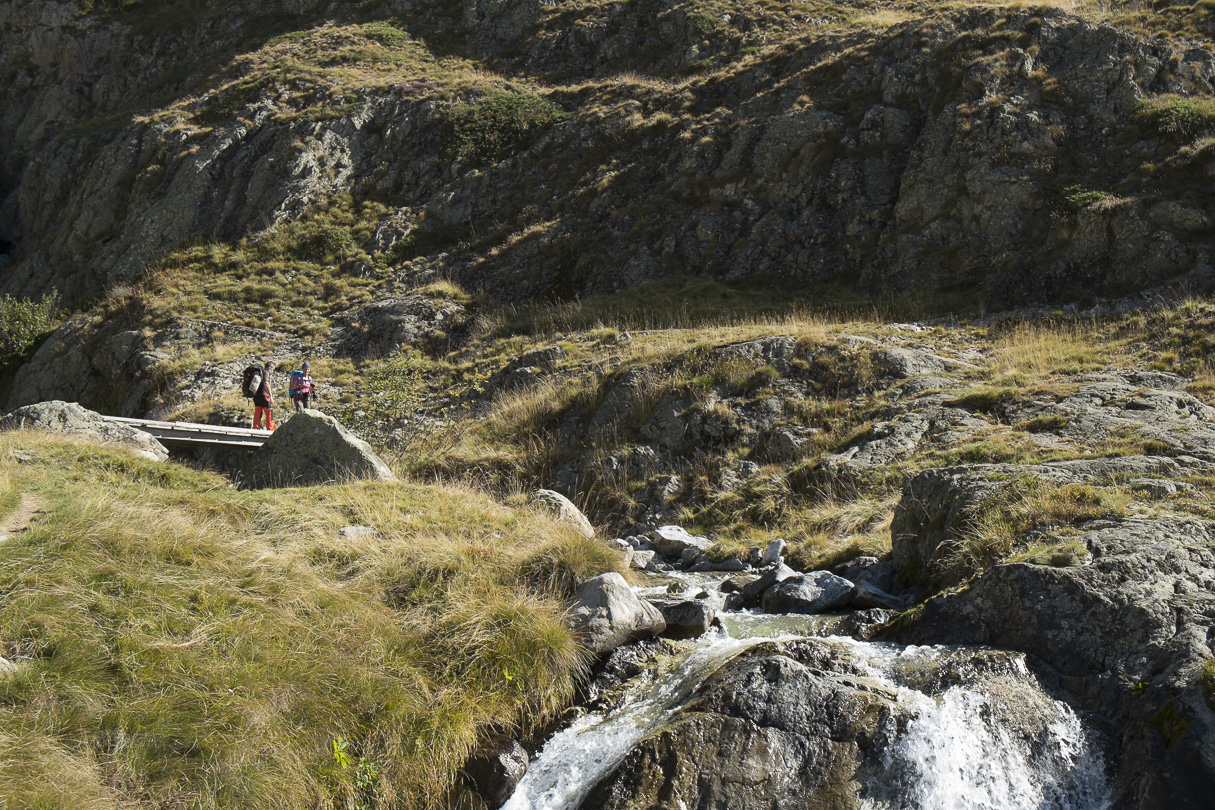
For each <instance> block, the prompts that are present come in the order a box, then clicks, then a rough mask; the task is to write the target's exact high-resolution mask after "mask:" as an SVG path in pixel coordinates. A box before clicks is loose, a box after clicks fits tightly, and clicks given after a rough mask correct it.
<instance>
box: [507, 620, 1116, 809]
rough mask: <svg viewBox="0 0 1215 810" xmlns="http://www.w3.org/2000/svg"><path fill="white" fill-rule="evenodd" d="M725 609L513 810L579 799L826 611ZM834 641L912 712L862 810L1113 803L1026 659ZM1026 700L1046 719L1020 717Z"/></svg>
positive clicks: (552, 750) (547, 762)
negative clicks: (760, 652) (717, 681)
mask: <svg viewBox="0 0 1215 810" xmlns="http://www.w3.org/2000/svg"><path fill="white" fill-rule="evenodd" d="M719 615H720V616H721V618H722V619H723V622H724V625H725V627H724V629H723V630H720V631H716V632H711V633H709V634H707V635H705V636H704V637H702V638H700V639H697V640H695V641H690V642H683V643H681V644H680V645H679V649H680V653H679V654H678V655H677V656H676V657H675V658H674V660H673V661H671V662H669V663H668V665H667V667H666V668H665V669H663V670H662V671H657V672H647V673H644V674H642V675H640V676H638V677H637V678H635V679H634V680H633V681H631V682H630V683H629V684H628V686H627V689H626V693H625V696H624V698H623V700H622V702H621V703H620V704H619V706H618V707H617V708H616V709H614V710H612V711H609V712H605V713H602V714H589V715H586V716H584V717H582V718H580V719H579V720H577V721H576V722H575V723H573V724H572V725H571V726H569V727H568V728H566V729H565V730H563V731H561V732H559V733H558V734H556V735H555V736H554V737H553V738H552V739H550V740H549V742H548V743H547V744H546V745H545V746H544V748H543V750H542V751H541V752H540V754H539V756H538V758H537V759H536V760H535V761H533V762H532V763H531V765H530V767H529V768H528V771H527V774H526V775H525V776H524V778H523V780H522V781H521V782H520V783H519V786H518V788H517V789H516V791H515V794H514V795H513V796H512V797H511V799H510V800H509V801H508V802H507V804H506V805H505V810H576V808H577V807H579V805H580V804H581V802H582V801H583V800H584V799H585V798H586V796H587V794H588V793H589V792H590V790H591V789H592V788H594V787H595V785H596V784H597V783H598V782H599V780H600V779H602V778H603V777H604V776H606V775H607V774H609V773H610V772H611V771H612V770H613V769H614V768H615V767H616V766H617V765H618V764H619V763H620V762H621V761H622V760H623V759H624V757H625V756H626V755H627V754H628V752H629V750H630V749H631V748H632V747H633V746H634V745H635V744H636V743H638V742H639V741H640V740H642V739H644V738H645V737H647V736H648V735H650V734H652V733H654V732H655V731H656V730H657V729H658V728H660V727H661V726H662V725H663V723H664V722H666V721H667V720H669V719H670V718H671V717H672V716H673V715H674V713H675V712H677V711H678V710H679V708H680V707H681V706H682V705H683V704H685V703H686V702H687V701H688V699H689V698H690V697H691V696H692V694H693V692H694V691H695V690H696V688H697V687H698V686H699V685H700V683H701V682H702V681H703V680H704V679H705V678H707V677H709V676H710V675H711V674H712V673H713V672H715V671H716V670H717V669H718V668H720V667H721V666H723V665H724V664H726V663H727V662H728V661H729V660H730V659H731V658H733V657H735V656H736V655H738V654H739V653H741V652H742V651H744V650H745V649H747V648H748V647H750V646H753V645H755V644H758V643H761V642H764V641H769V640H794V639H801V638H806V637H809V636H814V635H816V633H815V630H816V628H817V627H818V626H821V622H822V619H821V618H819V617H813V616H771V615H766V614H760V613H752V612H746V611H744V612H738V613H729V614H719ZM830 640H831V641H834V642H839V643H844V644H847V645H848V646H849V647H850V648H851V649H852V650H853V651H854V654H855V657H856V659H857V661H858V662H860V663H861V664H862V665H863V666H864V667H865V668H867V669H868V670H869V675H870V676H871V677H872V679H873V680H874V681H876V682H877V683H879V684H881V685H882V686H884V687H887V688H889V689H890V690H891V691H892V692H895V693H897V695H898V702H899V705H900V706H903V707H905V708H906V709H907V714H909V715H910V716H911V720H910V722H905V723H904V724H903V727H902V728H898V727H892V728H891V729H890V731H891V735H890V737H891V742H890V743H889V745H888V746H887V748H886V750H885V752H884V754H883V763H884V769H883V770H882V772H881V773H880V774H878V775H877V776H876V777H871V778H870V783H868V784H865V785H864V790H863V797H864V798H863V802H862V805H861V807H862V808H863V810H1026V809H1027V808H1034V810H1104V808H1106V807H1108V805H1109V802H1108V794H1109V791H1108V788H1107V785H1106V780H1105V771H1104V764H1103V761H1102V757H1101V752H1100V749H1099V747H1098V746H1097V745H1096V743H1095V742H1094V740H1093V739H1092V737H1091V735H1090V734H1089V733H1088V732H1087V731H1086V730H1085V729H1084V727H1083V725H1082V724H1081V722H1080V719H1079V718H1078V717H1077V716H1076V714H1075V712H1073V711H1072V710H1071V708H1070V707H1068V706H1067V705H1066V704H1064V703H1061V702H1058V701H1055V700H1053V699H1051V698H1050V697H1049V696H1047V695H1046V694H1045V693H1044V692H1043V691H1042V689H1041V687H1040V686H1039V685H1038V684H1037V681H1036V680H1035V679H1034V678H1033V676H1032V674H1031V673H1029V671H1028V670H1027V668H1026V667H1025V665H1024V661H1023V660H1021V659H1019V658H1016V659H1014V660H1015V663H1014V664H1013V665H1011V667H1010V671H1009V672H1007V673H999V674H997V675H994V676H993V675H992V674H991V672H990V671H988V670H981V669H979V668H975V667H971V666H969V665H968V663H967V662H968V660H969V659H970V658H973V657H975V656H979V655H982V654H983V652H984V651H982V650H966V649H959V648H948V647H899V646H897V645H893V644H886V643H865V642H858V641H854V640H852V639H843V638H833V639H830ZM934 668H935V670H940V671H945V672H948V673H949V675H950V677H951V678H953V679H955V680H956V679H958V678H960V679H961V680H962V683H960V684H952V685H947V686H946V685H935V686H934V685H933V684H932V683H930V682H931V681H932V680H933V679H932V677H926V676H925V675H924V673H926V672H927V673H930V674H931V673H932V672H933V671H934ZM968 673H969V674H968ZM1018 711H1026V712H1031V713H1034V717H1035V718H1036V719H1038V720H1039V721H1040V722H1037V723H1036V724H1028V725H1027V728H1018V727H1017V722H1016V717H1017V716H1018V715H1017V712H1018ZM1029 726H1032V729H1031V728H1029ZM1027 729H1028V730H1027ZM1043 729H1044V730H1043Z"/></svg>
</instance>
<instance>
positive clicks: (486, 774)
mask: <svg viewBox="0 0 1215 810" xmlns="http://www.w3.org/2000/svg"><path fill="white" fill-rule="evenodd" d="M525 773H527V751H525V750H524V748H523V746H522V745H520V744H519V743H518V741H516V740H512V739H511V738H509V737H497V738H494V739H491V740H487V741H486V742H483V743H481V744H480V745H479V746H477V749H476V750H475V751H473V753H472V756H470V757H469V758H468V761H467V762H465V763H464V775H465V776H467V777H468V780H469V781H470V782H471V783H472V786H473V789H474V790H476V791H477V793H480V794H481V796H482V797H483V798H484V799H485V800H486V801H488V802H489V804H490V806H491V807H499V806H501V805H503V804H505V803H506V800H507V799H509V798H510V797H511V794H512V793H514V792H515V788H516V787H517V786H518V784H519V780H520V779H522V778H523V775H524V774H525Z"/></svg>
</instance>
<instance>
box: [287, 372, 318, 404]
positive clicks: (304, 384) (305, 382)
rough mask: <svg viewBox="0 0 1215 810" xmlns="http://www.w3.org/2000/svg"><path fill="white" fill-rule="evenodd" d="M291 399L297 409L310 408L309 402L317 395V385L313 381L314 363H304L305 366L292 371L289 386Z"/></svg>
mask: <svg viewBox="0 0 1215 810" xmlns="http://www.w3.org/2000/svg"><path fill="white" fill-rule="evenodd" d="M287 391H288V393H290V394H291V401H292V402H294V403H295V409H296V410H297V411H301V410H303V411H306V410H308V402H309V400H311V399H314V398H315V397H316V385H315V384H314V383H313V382H312V365H311V364H310V363H304V365H303V367H301V368H298V369H296V370H295V371H293V372H291V384H290V385H289V386H288V388H287Z"/></svg>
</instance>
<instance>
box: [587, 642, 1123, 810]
mask: <svg viewBox="0 0 1215 810" xmlns="http://www.w3.org/2000/svg"><path fill="white" fill-rule="evenodd" d="M936 655H937V654H936V653H935V652H931V651H930V653H929V654H928V655H922V654H921V655H918V656H917V655H913V656H911V657H909V659H908V660H906V661H905V662H903V664H902V665H901V666H903V667H904V668H902V669H899V670H897V671H891V672H887V673H884V674H882V675H879V674H878V672H877V671H876V668H875V666H874V663H873V662H866V661H862V660H859V659H857V658H854V656H853V654H852V652H850V650H849V649H848V648H847V647H846V646H845V645H842V644H839V643H837V642H830V641H824V640H806V641H798V642H784V643H766V644H761V645H759V646H757V647H754V648H752V649H751V650H748V651H746V652H744V653H743V654H741V655H740V656H738V657H737V658H735V659H733V660H732V661H730V662H729V663H727V664H726V665H724V666H723V667H722V668H721V669H719V670H718V671H717V672H716V673H714V674H713V675H711V676H710V677H709V678H708V679H707V680H705V681H704V682H703V683H702V684H701V685H700V687H699V688H698V689H697V690H696V692H695V693H694V695H693V696H692V698H691V700H689V701H688V702H687V703H686V704H685V705H684V706H682V707H681V708H680V709H679V710H678V711H677V712H676V713H675V715H674V716H673V717H672V719H671V720H670V721H669V722H666V723H664V724H663V726H662V727H661V729H660V730H658V731H657V732H656V733H654V734H652V735H650V736H648V737H646V738H644V739H642V740H641V741H640V742H639V743H637V744H636V745H635V746H633V748H632V750H631V751H630V752H629V753H628V755H627V756H625V758H624V760H623V762H621V763H620V765H619V766H617V767H616V768H615V769H614V770H613V771H612V772H611V773H610V774H608V775H607V776H606V777H604V778H603V779H602V780H601V781H600V782H599V784H597V785H596V786H595V788H594V789H593V790H592V791H591V792H590V794H589V796H588V798H587V799H586V800H584V801H583V802H582V804H581V805H580V808H581V810H608V809H609V808H611V810H626V809H627V810H643V809H644V810H659V809H660V808H670V807H730V808H740V810H761V808H772V807H799V808H810V810H827V808H832V809H833V810H859V808H861V807H872V806H885V804H884V802H888V801H894V802H895V804H893V805H892V806H896V807H898V806H906V805H905V804H901V803H900V802H904V801H905V800H906V795H907V788H908V785H909V784H912V783H914V784H915V785H916V788H915V789H916V791H917V795H918V796H920V797H922V798H924V799H926V800H927V801H929V802H931V801H933V800H942V801H950V800H954V799H956V798H957V797H956V795H948V790H949V787H950V783H949V782H948V777H947V778H945V779H941V778H940V777H941V774H939V773H924V772H923V771H916V770H915V766H916V764H917V763H916V762H915V761H914V759H913V758H908V757H906V756H905V751H906V749H907V748H910V747H914V742H912V743H910V744H909V743H907V742H904V740H906V739H909V738H910V739H912V740H914V739H915V738H917V737H920V736H927V737H931V736H933V735H934V734H937V733H940V732H939V730H924V731H921V730H919V729H917V728H916V721H917V719H920V718H922V717H923V716H924V715H926V714H928V713H930V712H932V711H933V710H935V709H936V704H935V702H934V701H933V700H922V701H920V702H915V701H908V700H905V699H900V687H908V688H912V689H915V690H917V691H921V692H923V693H925V694H927V695H929V696H937V697H938V698H943V699H944V700H946V701H949V702H951V704H953V705H961V704H962V703H964V701H965V700H966V699H967V698H965V697H963V695H964V693H962V692H961V691H956V690H955V691H952V692H951V691H950V690H951V689H952V688H954V687H961V688H963V689H970V688H975V689H976V691H977V690H980V689H981V690H986V691H987V693H988V694H990V695H991V696H992V697H991V698H990V700H988V699H986V698H977V699H975V701H974V702H975V703H976V704H982V705H983V707H984V710H985V711H986V712H987V713H988V715H989V717H991V718H992V719H993V723H999V724H1000V726H1001V729H1002V731H1001V732H1000V733H1002V734H1005V735H1006V736H1005V737H1004V738H1003V739H1002V741H1001V742H1000V743H996V742H995V739H994V735H993V739H992V740H990V741H984V742H986V744H987V745H988V746H990V747H991V748H992V749H993V750H994V749H995V748H996V747H997V745H1003V747H1004V748H1005V751H1003V752H1002V753H1003V754H1005V755H1006V756H1008V757H1009V758H1010V759H1011V758H1012V757H1024V758H1025V760H1027V762H1026V763H1025V765H1026V766H1027V767H1028V768H1030V769H1039V770H1041V771H1042V772H1044V777H1043V778H1044V779H1046V780H1049V779H1054V778H1056V777H1057V776H1059V777H1061V778H1060V784H1062V785H1067V784H1068V782H1073V783H1074V782H1083V780H1085V779H1087V778H1091V777H1093V776H1095V777H1096V779H1097V780H1098V781H1099V780H1100V773H1099V772H1098V773H1097V774H1095V775H1094V774H1091V773H1089V774H1077V773H1070V774H1069V773H1066V772H1064V773H1061V774H1055V773H1052V771H1053V770H1054V769H1055V768H1056V767H1057V766H1059V765H1063V769H1064V771H1066V768H1067V767H1068V766H1071V767H1073V768H1074V767H1075V764H1076V763H1075V761H1074V760H1073V758H1076V759H1079V758H1081V757H1083V756H1085V755H1086V752H1082V751H1080V750H1077V749H1078V748H1080V747H1081V746H1076V748H1068V749H1067V750H1048V749H1050V748H1051V746H1050V745H1046V744H1044V740H1046V739H1048V737H1049V735H1048V734H1047V730H1048V729H1049V728H1050V727H1051V726H1052V724H1055V723H1059V722H1060V721H1061V719H1062V718H1061V717H1060V714H1059V710H1058V709H1057V707H1055V706H1053V705H1052V703H1051V701H1050V700H1049V699H1048V698H1046V697H1045V695H1043V694H1042V693H1041V692H1040V691H1038V690H1037V689H1036V688H1035V687H1034V686H1033V685H1032V683H1030V682H1029V680H1028V679H1027V678H1026V676H1025V673H1024V669H1023V667H1021V665H1020V664H1019V662H1018V656H1015V655H1009V654H1004V653H991V652H988V653H977V654H976V653H975V652H972V651H954V652H952V653H946V654H944V655H941V656H940V657H935V656H936ZM878 666H883V665H881V664H879V665H878ZM886 666H888V665H886ZM950 742H953V741H943V740H939V739H937V740H933V743H934V744H937V745H941V746H942V747H944V746H946V745H948V744H950ZM979 742H980V741H979V740H978V739H976V740H974V741H972V744H973V743H979ZM1071 742H1075V741H1071ZM1008 749H1015V753H1013V752H1011V751H1009V750H1008ZM940 753H941V755H942V756H943V757H958V758H961V757H973V758H975V759H976V760H978V761H977V762H976V763H975V764H976V765H977V766H978V767H979V768H983V767H984V764H983V763H982V755H981V754H980V752H978V751H967V752H961V751H957V750H953V751H950V752H949V753H945V752H944V751H943V750H941V752H940ZM963 767H964V766H962V764H961V763H960V762H955V761H952V759H951V760H950V761H949V766H948V769H955V770H951V771H949V772H950V776H951V777H953V778H956V773H957V772H958V771H961V770H962V768H963ZM988 767H990V766H988ZM948 769H947V768H941V769H940V770H948ZM983 773H984V774H988V775H989V770H984V771H983ZM1027 781H1028V780H1027ZM939 782H940V784H939ZM992 784H999V783H998V781H997V780H992ZM953 787H955V788H956V784H954V785H953ZM1069 787H1070V785H1069ZM1097 787H1098V788H1099V785H1098V786H1097ZM1016 788H1022V786H1021V785H1017V786H1015V788H1014V789H1016ZM996 789H997V790H999V789H1000V788H996ZM982 790H983V788H980V791H982ZM1022 790H1023V788H1022ZM1024 792H1025V793H1031V792H1032V791H1024ZM998 798H999V799H1002V800H1007V799H1008V798H1010V797H1009V796H1000V797H998ZM1018 798H1020V799H1025V800H1029V799H1030V796H1028V795H1025V796H1018V797H1013V800H1014V801H1016V800H1017V799H1018ZM927 806H938V805H932V804H929V805H927Z"/></svg>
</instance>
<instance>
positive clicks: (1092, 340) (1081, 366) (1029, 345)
mask: <svg viewBox="0 0 1215 810" xmlns="http://www.w3.org/2000/svg"><path fill="white" fill-rule="evenodd" d="M994 343H995V349H996V362H995V366H994V369H995V370H996V372H997V373H999V374H1006V375H1016V374H1021V375H1025V376H1027V377H1028V378H1029V379H1031V380H1038V379H1042V378H1045V377H1052V376H1059V375H1066V374H1079V373H1081V372H1085V371H1093V370H1096V369H1098V368H1101V367H1102V366H1103V365H1104V363H1105V360H1106V355H1107V350H1106V349H1105V348H1104V347H1103V346H1102V345H1101V341H1100V340H1099V336H1098V335H1097V333H1096V330H1095V328H1093V327H1092V326H1090V325H1086V324H1081V323H1075V324H1072V323H1067V324H1057V323H1050V322H1045V323H1039V322H1027V323H1019V324H1017V325H1015V326H1014V327H1012V328H1011V329H1010V330H1008V331H1007V332H1004V333H1002V334H1000V335H999V336H997V337H996V339H995V341H994Z"/></svg>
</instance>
